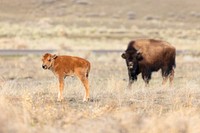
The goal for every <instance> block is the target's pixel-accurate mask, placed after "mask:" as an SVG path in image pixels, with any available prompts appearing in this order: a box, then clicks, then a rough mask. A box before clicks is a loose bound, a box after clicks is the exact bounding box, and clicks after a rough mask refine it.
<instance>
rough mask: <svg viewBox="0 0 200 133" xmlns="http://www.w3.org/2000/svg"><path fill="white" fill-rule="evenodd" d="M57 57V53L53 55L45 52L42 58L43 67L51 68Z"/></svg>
mask: <svg viewBox="0 0 200 133" xmlns="http://www.w3.org/2000/svg"><path fill="white" fill-rule="evenodd" d="M56 58H57V55H51V54H49V53H46V54H44V55H43V58H42V62H43V63H42V68H43V69H50V68H51V67H52V64H53V62H54V60H55V59H56Z"/></svg>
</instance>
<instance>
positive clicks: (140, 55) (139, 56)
mask: <svg viewBox="0 0 200 133" xmlns="http://www.w3.org/2000/svg"><path fill="white" fill-rule="evenodd" d="M136 54H137V55H136V58H137V60H142V59H143V57H142V51H141V50H138V51H137V53H136Z"/></svg>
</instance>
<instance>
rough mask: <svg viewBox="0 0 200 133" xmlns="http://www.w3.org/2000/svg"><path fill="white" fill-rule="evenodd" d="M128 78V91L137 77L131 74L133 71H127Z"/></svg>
mask: <svg viewBox="0 0 200 133" xmlns="http://www.w3.org/2000/svg"><path fill="white" fill-rule="evenodd" d="M128 76H129V83H128V89H130V88H131V86H132V84H133V82H134V81H135V80H137V75H136V74H135V73H133V70H131V69H128Z"/></svg>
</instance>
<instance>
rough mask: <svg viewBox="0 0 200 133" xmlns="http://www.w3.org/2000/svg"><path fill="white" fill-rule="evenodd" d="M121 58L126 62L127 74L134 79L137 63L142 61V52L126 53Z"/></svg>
mask: <svg viewBox="0 0 200 133" xmlns="http://www.w3.org/2000/svg"><path fill="white" fill-rule="evenodd" d="M121 57H122V58H123V59H125V60H126V64H127V67H128V70H129V73H130V74H131V77H132V78H134V77H135V76H136V72H137V69H138V62H139V61H140V60H142V59H143V57H142V52H141V51H140V50H133V51H126V52H124V53H123V54H122V55H121Z"/></svg>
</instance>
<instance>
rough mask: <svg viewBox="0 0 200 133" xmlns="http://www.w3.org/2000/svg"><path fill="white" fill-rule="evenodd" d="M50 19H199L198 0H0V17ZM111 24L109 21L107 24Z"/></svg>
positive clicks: (75, 21) (84, 22) (99, 22)
mask: <svg viewBox="0 0 200 133" xmlns="http://www.w3.org/2000/svg"><path fill="white" fill-rule="evenodd" d="M41 19H42V20H45V21H48V20H50V21H51V22H52V23H57V22H60V23H63V24H66V25H72V24H76V25H83V26H84V25H90V24H92V23H95V24H97V25H104V24H108V25H109V23H110V22H115V21H117V22H118V23H120V22H121V23H122V22H124V21H131V20H164V21H165V20H166V21H172V22H173V21H179V22H185V23H188V22H189V23H199V21H200V1H199V0H1V1H0V21H9V22H11V23H15V22H27V21H29V22H34V21H41ZM110 25H112V24H110Z"/></svg>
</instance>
